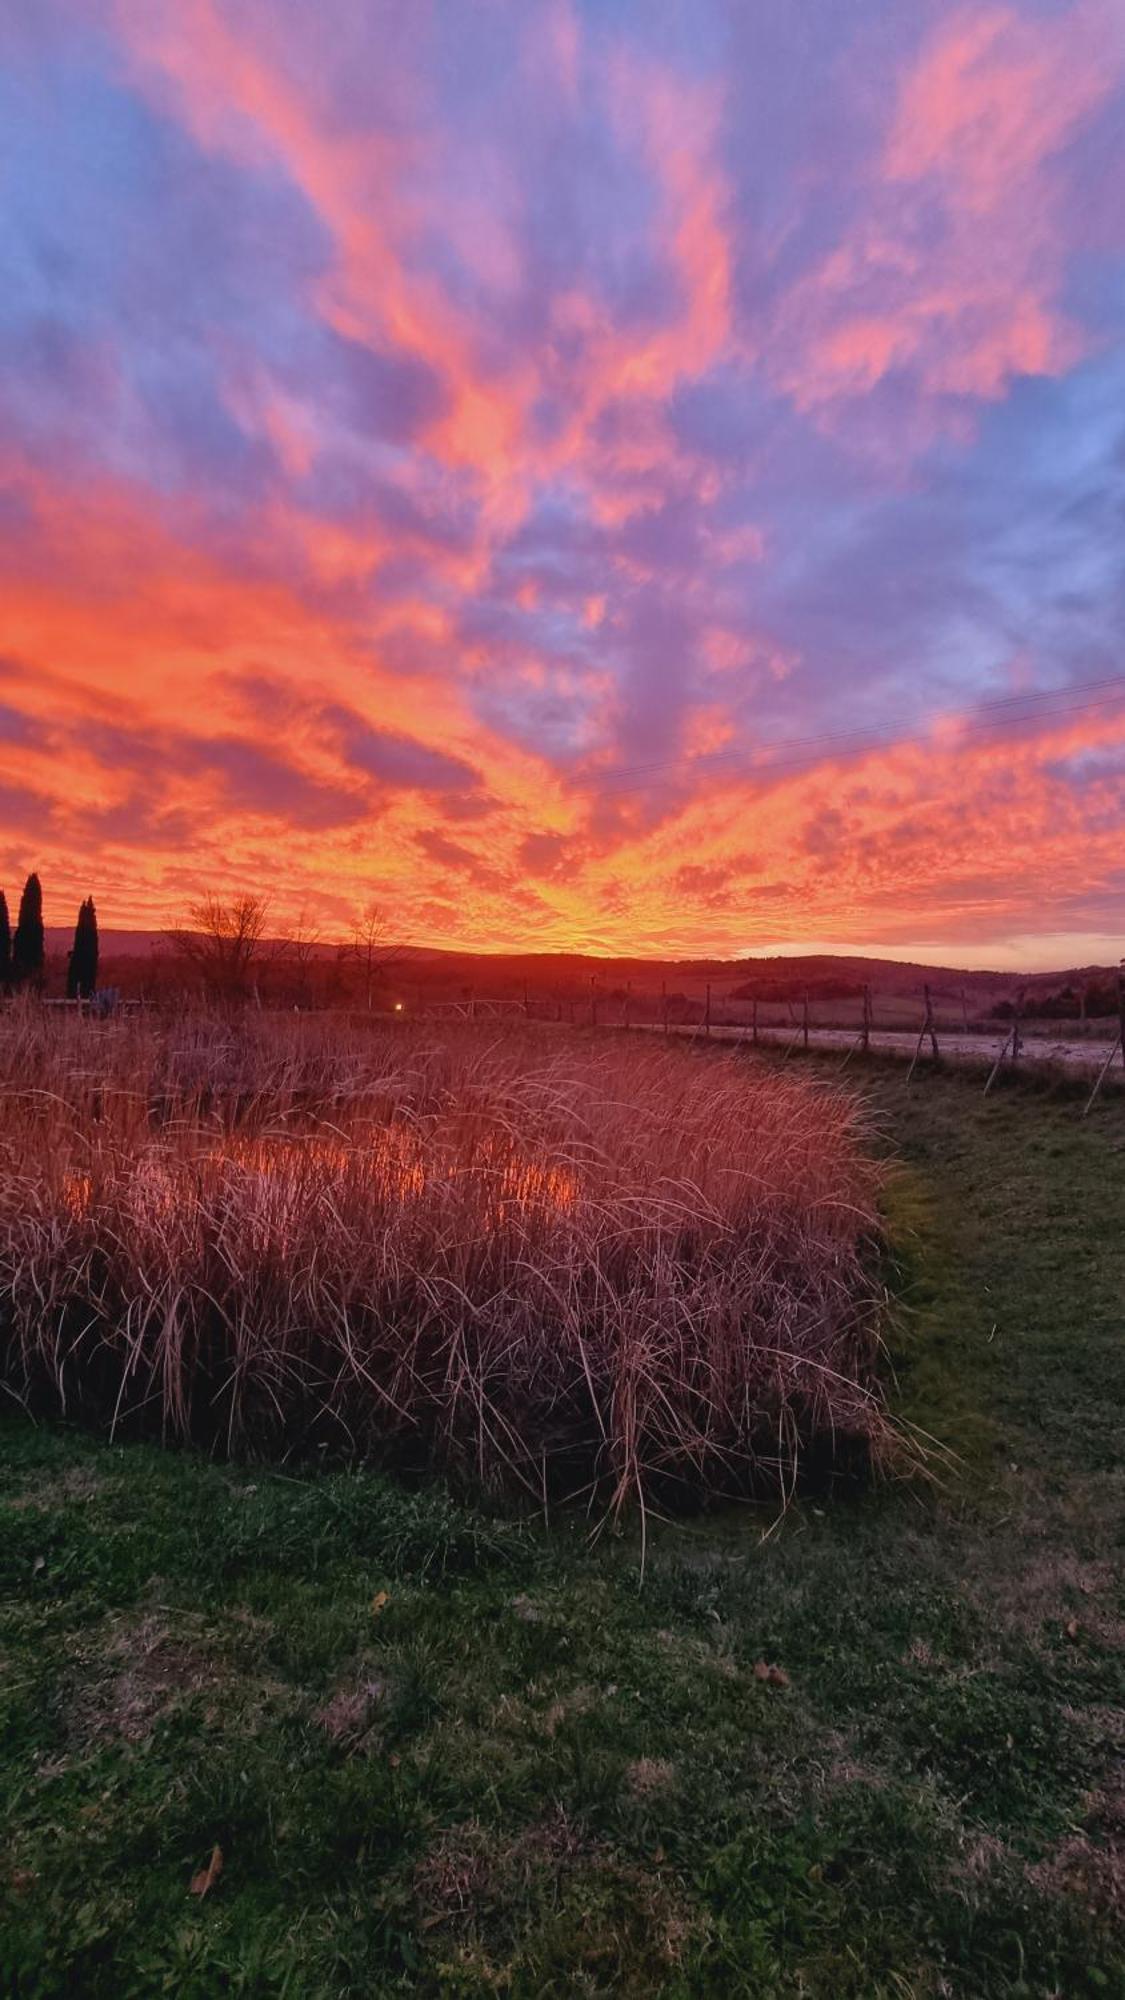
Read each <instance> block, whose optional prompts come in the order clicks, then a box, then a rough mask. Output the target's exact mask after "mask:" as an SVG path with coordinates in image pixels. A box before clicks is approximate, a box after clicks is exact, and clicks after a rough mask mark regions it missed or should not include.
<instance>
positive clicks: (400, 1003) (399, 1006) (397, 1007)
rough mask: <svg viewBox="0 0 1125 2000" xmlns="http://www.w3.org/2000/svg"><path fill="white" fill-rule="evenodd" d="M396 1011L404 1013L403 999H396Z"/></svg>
mask: <svg viewBox="0 0 1125 2000" xmlns="http://www.w3.org/2000/svg"><path fill="white" fill-rule="evenodd" d="M395 1013H396V1014H401V1013H402V1001H401V1000H396V1001H395Z"/></svg>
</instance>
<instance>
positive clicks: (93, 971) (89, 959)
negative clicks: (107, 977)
mask: <svg viewBox="0 0 1125 2000" xmlns="http://www.w3.org/2000/svg"><path fill="white" fill-rule="evenodd" d="M97 990H98V913H97V911H96V910H95V908H94V899H93V897H92V896H87V898H86V995H87V998H88V999H92V998H93V996H94V994H95V993H96V992H97Z"/></svg>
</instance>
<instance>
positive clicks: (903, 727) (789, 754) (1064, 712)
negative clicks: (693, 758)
mask: <svg viewBox="0 0 1125 2000" xmlns="http://www.w3.org/2000/svg"><path fill="white" fill-rule="evenodd" d="M1099 690H1104V692H1099ZM1082 695H1090V696H1092V697H1093V698H1092V699H1090V700H1075V699H1073V697H1075V696H1082ZM1122 701H1125V674H1111V675H1108V676H1106V677H1105V678H1104V679H1101V680H1093V681H1077V682H1075V683H1073V685H1072V686H1071V687H1070V688H1045V689H1041V690H1039V691H1037V692H1036V691H1031V692H1029V693H1027V694H1018V695H1001V696H997V697H996V698H995V699H994V700H991V701H986V702H980V703H979V704H978V706H977V708H976V710H975V711H974V713H973V714H972V715H971V716H969V717H966V718H965V719H964V720H962V719H961V718H960V717H958V716H956V715H950V716H949V719H950V720H951V721H957V722H958V723H959V737H958V740H959V741H961V742H966V741H967V742H972V741H974V740H977V739H987V738H988V736H990V735H994V734H996V733H1002V732H1003V731H1004V730H1005V729H1014V728H1018V727H1021V726H1022V725H1024V724H1026V723H1029V722H1043V721H1047V722H1049V721H1054V720H1056V719H1058V718H1061V717H1065V716H1068V715H1085V714H1089V713H1092V712H1093V711H1095V710H1098V709H1105V708H1112V707H1115V706H1116V705H1117V704H1118V703H1120V702H1122ZM1014 711H1019V712H1018V713H1016V712H1014ZM940 720H941V717H940V716H931V717H930V718H929V719H928V720H927V719H925V718H922V719H920V720H919V719H912V718H909V717H907V716H905V715H904V716H902V717H901V718H900V720H899V722H898V724H897V728H898V730H899V731H900V732H903V733H906V732H913V733H914V735H915V737H916V736H917V734H918V732H919V731H920V730H922V729H925V728H932V727H933V725H934V723H935V722H937V721H940ZM902 740H903V734H898V735H896V734H895V728H894V726H892V728H891V729H890V730H889V731H884V732H883V733H882V734H877V733H875V732H874V731H871V730H854V729H845V730H826V731H824V732H822V733H821V734H819V735H816V736H791V737H777V738H775V739H774V740H773V742H772V743H769V742H767V743H764V744H760V745H758V746H756V747H755V748H754V749H743V750H720V751H717V752H716V753H715V754H714V756H712V757H709V758H707V759H706V760H702V759H701V760H700V761H699V763H698V764H697V765H696V766H695V767H694V769H695V771H696V772H697V773H703V774H709V773H711V772H715V771H718V770H722V771H724V772H725V771H727V770H737V769H738V768H739V767H742V766H746V767H748V768H750V769H752V770H753V772H754V773H755V774H757V775H760V776H762V777H763V778H768V777H772V776H773V774H774V773H775V772H777V771H785V770H791V769H794V768H796V767H798V766H800V765H801V764H804V763H808V762H809V761H815V760H816V758H817V757H818V756H820V755H824V754H830V753H831V752H833V751H834V752H837V753H842V754H845V755H860V754H862V753H863V752H864V751H868V750H883V749H890V748H892V747H894V746H895V745H896V744H897V743H899V742H901V741H902ZM774 751H781V752H783V753H785V754H783V755H781V756H775V755H772V754H771V753H772V752H774ZM683 765H684V759H683V757H682V756H680V757H665V758H659V759H655V760H653V761H652V762H651V763H647V764H633V765H627V766H624V767H623V768H622V769H621V770H619V771H617V772H616V773H614V774H613V776H612V777H610V778H607V779H606V781H605V782H604V783H602V784H601V785H600V786H598V787H597V789H598V790H599V791H601V792H603V793H605V792H608V793H626V792H633V791H644V790H646V789H647V788H648V785H649V784H650V783H651V782H652V781H653V780H654V779H656V778H658V777H659V776H660V775H661V773H662V772H667V771H677V770H679V769H681V768H682V767H683Z"/></svg>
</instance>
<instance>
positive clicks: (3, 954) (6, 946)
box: [0, 889, 12, 993]
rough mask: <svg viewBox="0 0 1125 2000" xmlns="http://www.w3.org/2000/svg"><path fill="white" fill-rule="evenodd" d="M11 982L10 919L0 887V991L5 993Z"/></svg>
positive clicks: (5, 898)
mask: <svg viewBox="0 0 1125 2000" xmlns="http://www.w3.org/2000/svg"><path fill="white" fill-rule="evenodd" d="M11 983H12V920H11V918H10V916H9V915H8V898H7V897H6V895H5V894H4V891H3V889H0V993H6V992H7V990H8V988H9V986H10V985H11Z"/></svg>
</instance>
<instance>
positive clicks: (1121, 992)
mask: <svg viewBox="0 0 1125 2000" xmlns="http://www.w3.org/2000/svg"><path fill="white" fill-rule="evenodd" d="M1118 1049H1120V1050H1121V1060H1122V1062H1123V1063H1125V958H1123V959H1122V960H1121V962H1120V964H1119V965H1118V968H1117V1040H1116V1041H1115V1042H1114V1044H1113V1047H1112V1048H1111V1050H1110V1052H1109V1054H1108V1055H1107V1057H1106V1059H1105V1061H1104V1063H1103V1064H1102V1066H1101V1068H1100V1070H1099V1071H1098V1076H1097V1082H1096V1083H1095V1084H1094V1088H1093V1090H1092V1091H1091V1092H1090V1095H1089V1097H1088V1098H1087V1099H1086V1103H1085V1105H1084V1107H1083V1111H1082V1116H1083V1118H1085V1117H1086V1116H1087V1113H1088V1112H1089V1111H1090V1110H1091V1109H1092V1107H1093V1104H1094V1100H1095V1098H1096V1097H1097V1095H1098V1092H1099V1091H1100V1089H1101V1087H1102V1085H1103V1083H1104V1082H1105V1080H1106V1077H1107V1076H1108V1075H1109V1072H1110V1070H1111V1068H1112V1067H1113V1058H1114V1056H1115V1055H1116V1054H1117V1051H1118Z"/></svg>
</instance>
